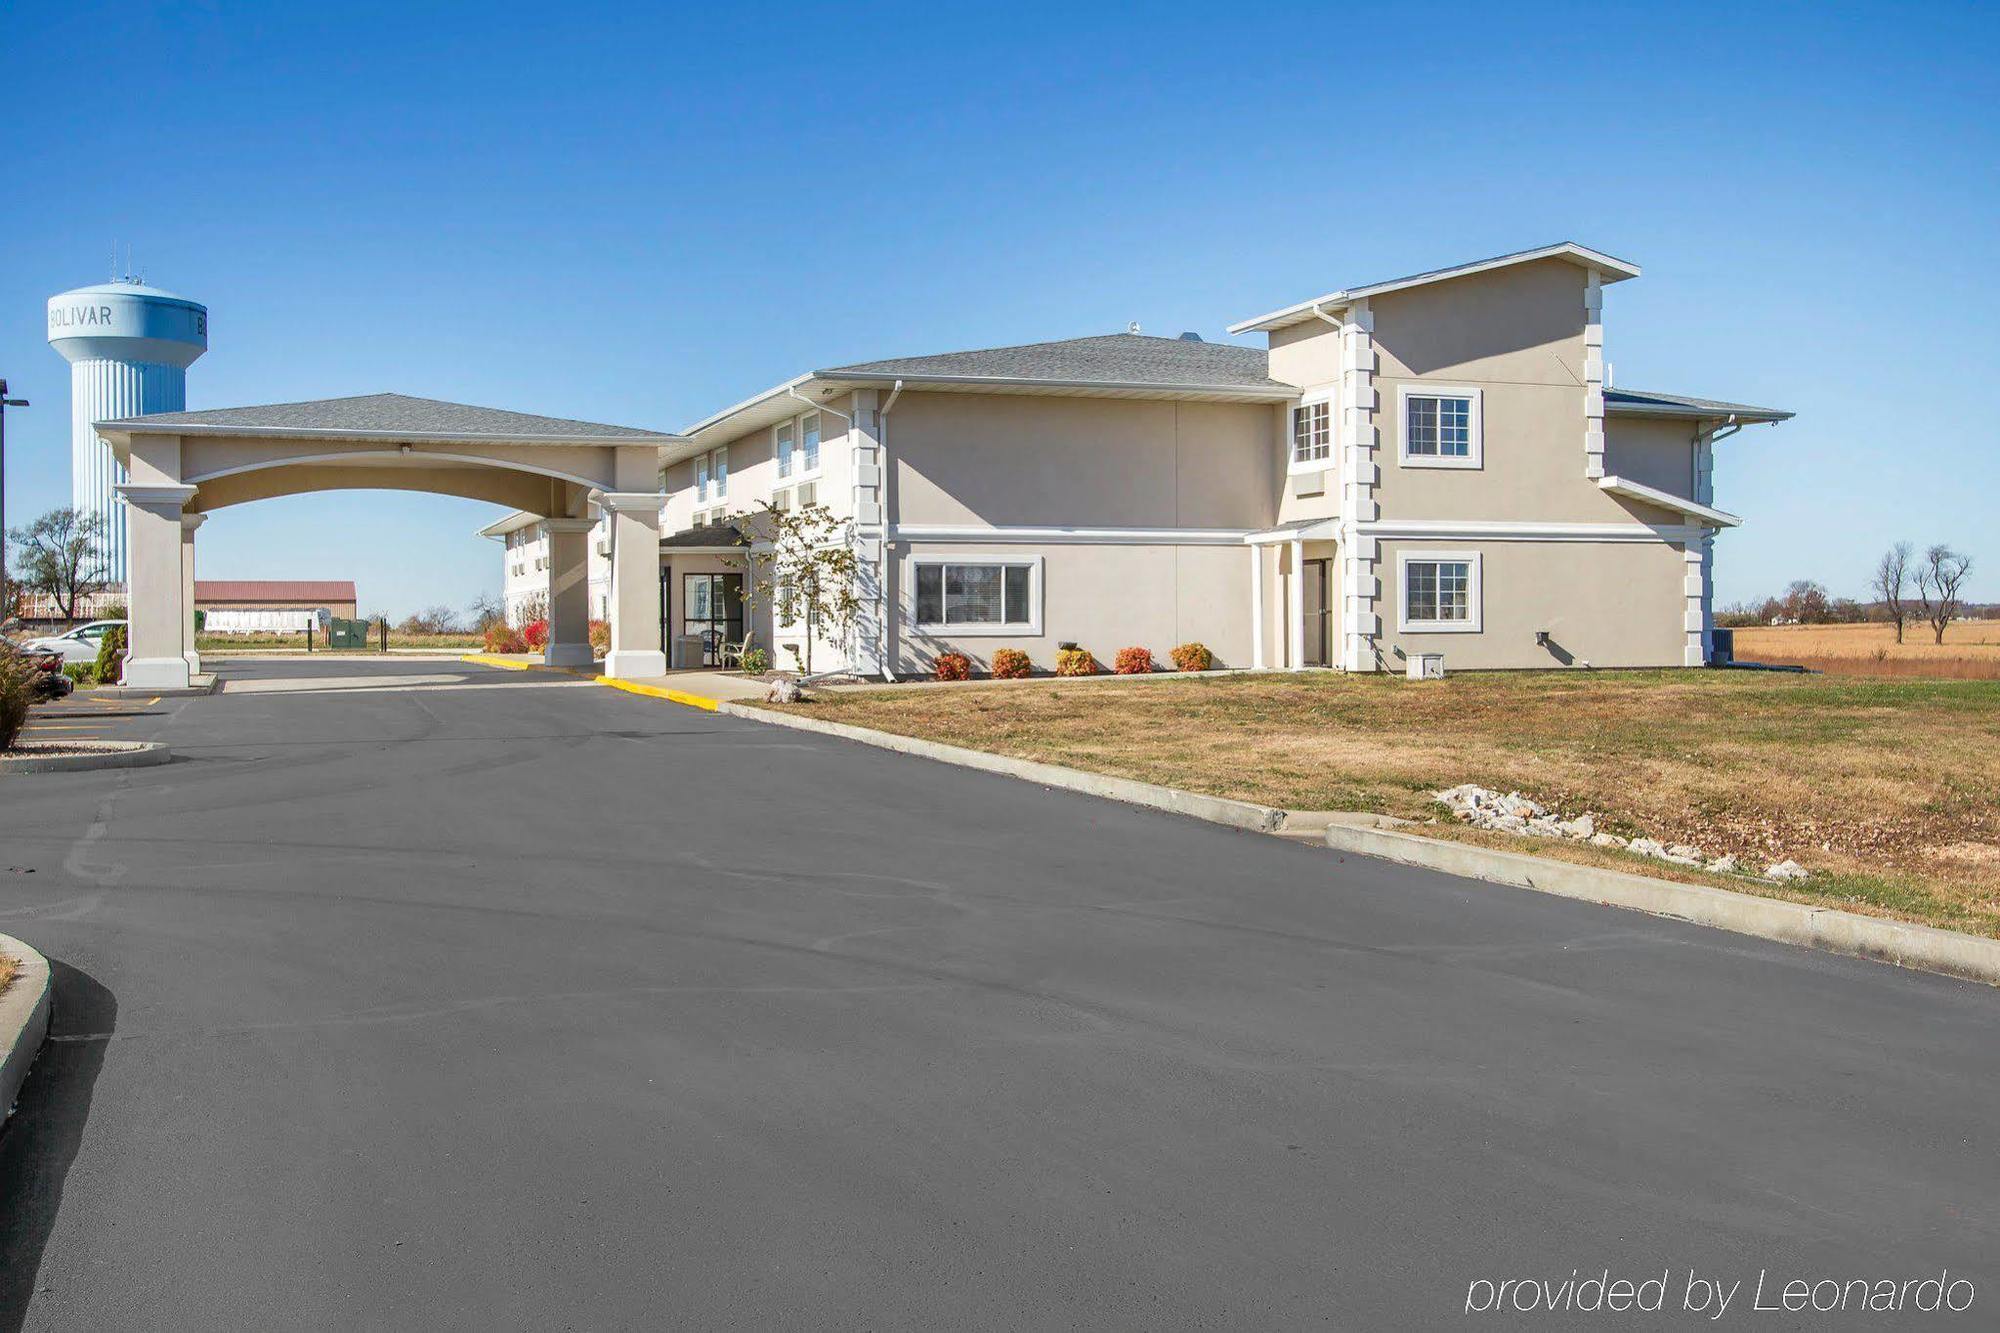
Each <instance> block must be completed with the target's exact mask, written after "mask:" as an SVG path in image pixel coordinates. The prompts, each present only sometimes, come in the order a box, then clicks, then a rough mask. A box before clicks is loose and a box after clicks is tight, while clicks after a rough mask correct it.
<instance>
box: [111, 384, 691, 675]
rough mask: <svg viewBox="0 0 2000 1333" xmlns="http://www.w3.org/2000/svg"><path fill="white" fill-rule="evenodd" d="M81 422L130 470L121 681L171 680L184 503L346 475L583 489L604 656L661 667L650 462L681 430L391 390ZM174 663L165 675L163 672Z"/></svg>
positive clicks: (431, 489)
mask: <svg viewBox="0 0 2000 1333" xmlns="http://www.w3.org/2000/svg"><path fill="white" fill-rule="evenodd" d="M95 424H96V427H97V432H98V434H99V435H101V436H103V437H104V439H105V440H106V441H107V442H108V443H109V444H110V446H111V449H112V451H113V453H115V454H116V455H117V457H118V459H119V461H120V462H122V463H124V464H125V465H126V468H127V470H128V473H129V475H130V478H131V480H130V481H129V482H128V483H126V484H125V485H123V486H121V487H120V490H121V492H123V494H124V497H125V500H126V502H127V503H126V524H127V531H128V548H129V549H130V550H131V552H132V555H131V558H130V565H131V587H130V589H129V590H128V593H129V597H128V600H129V602H130V606H131V636H132V638H131V645H132V646H131V651H130V657H129V658H128V667H127V679H128V682H130V683H141V684H157V685H163V686H171V685H173V684H175V683H179V684H185V683H186V676H187V674H188V669H187V664H188V662H191V661H193V660H194V657H195V654H194V653H193V645H192V642H191V641H186V640H188V639H189V636H190V635H191V633H192V631H191V629H183V628H182V624H183V622H185V623H186V624H188V625H191V624H192V618H191V610H192V608H191V606H184V605H182V603H184V602H186V601H187V597H186V596H185V595H184V594H183V591H182V588H183V584H184V583H185V582H186V572H185V570H183V569H181V563H182V562H184V561H187V560H189V559H191V554H190V553H188V552H184V551H183V550H182V548H183V547H184V546H188V545H189V544H190V543H191V541H192V534H193V532H194V530H195V528H196V527H198V526H199V523H200V517H199V516H200V515H204V514H207V513H210V512H213V511H215V510H217V509H221V508H225V507H227V506H229V505H236V504H244V503H247V502H249V501H251V500H264V499H271V498H274V497H277V496H282V495H298V494H303V493H306V492H312V491H327V490H354V489H375V490H404V491H423V492H428V493H431V494H436V495H453V496H460V497H464V498H467V499H475V500H487V501H490V502H492V503H494V504H499V505H505V506H506V507H508V508H509V509H515V510H521V511H525V512H527V513H531V514H535V515H538V516H541V517H543V518H547V519H572V520H581V519H582V518H583V517H584V516H585V515H587V514H588V513H589V506H590V503H591V500H592V499H593V497H594V498H595V499H596V501H597V503H598V504H599V506H600V507H602V508H603V509H605V510H607V511H609V512H610V513H611V514H612V516H613V523H614V529H613V541H614V544H615V545H616V546H617V548H618V549H617V551H616V555H615V561H616V564H615V566H614V569H613V582H614V585H615V590H614V594H613V596H614V605H613V607H612V651H611V653H610V655H609V657H608V658H607V659H606V665H605V669H606V671H607V672H608V673H610V674H612V675H638V676H645V675H657V674H660V673H661V672H662V671H664V670H665V658H664V657H663V656H662V655H661V652H660V644H659V613H658V601H659V589H658V579H657V572H658V545H659V502H660V499H661V495H660V486H659V466H660V451H661V450H662V449H665V448H669V447H673V446H676V445H680V444H683V443H685V441H683V440H682V439H681V438H680V437H679V436H676V435H669V434H664V433H661V432H658V431H648V430H639V429H635V428H633V427H629V426H607V425H603V424H600V423H597V422H590V421H576V420H571V419H568V418H563V417H544V416H535V415H532V414H530V413H525V412H508V411H502V410H499V409H496V408H486V407H472V406H469V405H467V404H464V403H448V402H442V401H439V400H437V399H431V398H412V397H408V396H406V395H403V394H370V395H366V396H363V397H358V398H329V399H320V400H316V401H312V402H301V403H275V404H271V405H268V406H264V407H233V408H220V409H211V410H206V411H194V412H160V413H154V414H152V415H149V416H143V417H128V418H125V419H122V420H118V421H100V422H97V423H95ZM142 534H143V537H142ZM565 545H566V547H573V548H574V550H573V552H570V553H569V555H568V556H567V557H566V558H567V559H568V560H569V561H570V562H571V563H577V564H579V565H580V564H581V561H582V558H583V545H582V538H581V536H580V535H577V534H571V535H570V536H568V537H566V538H565ZM142 547H144V551H143V552H142V549H141V548H142ZM170 565H171V566H172V569H171V570H170V569H169V566H170ZM628 566H629V568H628ZM568 578H569V572H568V571H567V570H564V571H558V573H557V579H558V581H559V582H563V583H564V587H565V588H566V587H567V582H566V581H567V580H568ZM577 605H578V606H579V607H580V606H581V605H582V602H581V598H580V594H579V595H578V598H577ZM170 653H171V654H173V655H172V656H171V657H170V656H169V654H170ZM184 659H185V660H184ZM174 664H180V665H179V667H178V669H177V668H176V667H175V666H174ZM175 675H178V676H179V677H180V679H179V680H178V682H176V681H175V680H173V679H170V677H173V676H175ZM141 678H143V679H141Z"/></svg>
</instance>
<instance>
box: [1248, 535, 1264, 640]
mask: <svg viewBox="0 0 2000 1333" xmlns="http://www.w3.org/2000/svg"><path fill="white" fill-rule="evenodd" d="M1250 665H1251V666H1253V667H1255V668H1257V669H1258V670H1259V671H1261V670H1263V669H1264V548H1263V547H1261V546H1252V547H1251V548H1250Z"/></svg>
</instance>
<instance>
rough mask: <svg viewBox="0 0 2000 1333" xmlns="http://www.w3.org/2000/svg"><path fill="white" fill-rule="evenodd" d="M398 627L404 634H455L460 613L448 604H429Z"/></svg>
mask: <svg viewBox="0 0 2000 1333" xmlns="http://www.w3.org/2000/svg"><path fill="white" fill-rule="evenodd" d="M396 628H397V629H398V630H399V631H401V632H402V633H404V634H455V633H457V632H458V615H457V613H456V612H454V611H453V610H452V609H451V608H450V607H448V606H427V607H425V608H424V609H423V610H421V611H419V612H417V613H416V614H415V615H412V616H408V617H406V618H405V619H404V621H403V623H402V624H400V625H398V626H397V627H396Z"/></svg>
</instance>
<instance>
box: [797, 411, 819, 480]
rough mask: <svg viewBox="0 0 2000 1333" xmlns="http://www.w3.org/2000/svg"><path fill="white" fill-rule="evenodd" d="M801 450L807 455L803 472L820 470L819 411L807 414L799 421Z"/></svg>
mask: <svg viewBox="0 0 2000 1333" xmlns="http://www.w3.org/2000/svg"><path fill="white" fill-rule="evenodd" d="M799 438H800V452H801V453H803V454H804V455H805V462H804V463H803V464H802V465H801V467H800V469H799V470H800V471H801V472H817V471H819V413H817V412H814V413H811V414H810V415H808V416H806V417H805V418H804V419H803V420H801V421H800V423H799Z"/></svg>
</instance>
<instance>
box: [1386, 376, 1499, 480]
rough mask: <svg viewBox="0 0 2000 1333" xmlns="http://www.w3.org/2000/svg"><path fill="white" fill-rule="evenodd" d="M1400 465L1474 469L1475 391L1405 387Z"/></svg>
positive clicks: (1477, 454)
mask: <svg viewBox="0 0 2000 1333" xmlns="http://www.w3.org/2000/svg"><path fill="white" fill-rule="evenodd" d="M1401 396H1402V400H1403V464H1404V466H1406V467H1468V468H1472V467H1478V466H1479V465H1480V461H1481V453H1482V445H1481V440H1480V436H1481V423H1480V403H1479V391H1478V390H1477V389H1432V388H1430V387H1428V386H1424V387H1415V386H1410V385H1405V386H1404V388H1403V390H1402V395H1401Z"/></svg>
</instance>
